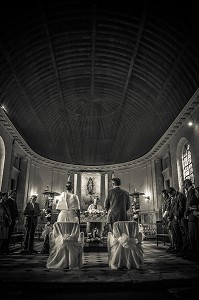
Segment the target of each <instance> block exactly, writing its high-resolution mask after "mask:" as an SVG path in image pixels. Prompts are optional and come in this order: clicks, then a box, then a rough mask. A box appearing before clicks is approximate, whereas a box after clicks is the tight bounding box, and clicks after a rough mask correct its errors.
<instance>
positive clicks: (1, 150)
mask: <svg viewBox="0 0 199 300" xmlns="http://www.w3.org/2000/svg"><path fill="white" fill-rule="evenodd" d="M4 163H5V144H4V141H3V139H2V137H1V136H0V189H1V185H2V179H3V170H4Z"/></svg>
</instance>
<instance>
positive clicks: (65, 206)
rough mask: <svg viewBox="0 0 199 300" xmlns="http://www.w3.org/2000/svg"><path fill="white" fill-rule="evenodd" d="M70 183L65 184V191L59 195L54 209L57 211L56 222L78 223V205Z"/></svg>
mask: <svg viewBox="0 0 199 300" xmlns="http://www.w3.org/2000/svg"><path fill="white" fill-rule="evenodd" d="M72 191H73V185H72V182H70V181H68V182H67V184H66V191H65V192H63V193H61V195H60V199H59V201H58V203H57V206H56V209H57V210H58V211H59V215H58V218H57V222H67V221H68V222H74V223H80V203H79V198H78V196H77V195H75V194H73V192H72Z"/></svg>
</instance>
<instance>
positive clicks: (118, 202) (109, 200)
mask: <svg viewBox="0 0 199 300" xmlns="http://www.w3.org/2000/svg"><path fill="white" fill-rule="evenodd" d="M111 182H112V186H113V188H112V189H110V190H109V191H108V196H107V197H106V199H105V203H104V208H105V210H106V211H107V212H108V220H107V223H108V225H109V231H111V232H112V229H113V223H114V222H116V221H128V217H127V211H128V210H129V208H130V196H129V193H128V192H127V191H125V190H124V189H121V187H120V185H121V180H120V178H112V179H111Z"/></svg>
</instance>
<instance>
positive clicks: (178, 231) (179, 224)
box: [167, 187, 189, 257]
mask: <svg viewBox="0 0 199 300" xmlns="http://www.w3.org/2000/svg"><path fill="white" fill-rule="evenodd" d="M167 192H168V195H169V196H170V197H171V199H172V204H171V209H170V212H169V220H170V221H171V230H172V233H173V237H174V244H175V251H172V252H171V253H175V254H177V256H181V257H182V256H186V255H187V253H188V251H189V239H188V227H187V222H186V219H185V217H184V214H185V209H186V201H187V199H186V196H185V194H184V193H181V192H179V191H177V190H176V189H174V188H173V187H170V188H169V189H168V190H167Z"/></svg>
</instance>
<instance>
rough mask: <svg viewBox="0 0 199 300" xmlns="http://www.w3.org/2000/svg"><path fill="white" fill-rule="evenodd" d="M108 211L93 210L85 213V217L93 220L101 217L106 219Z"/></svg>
mask: <svg viewBox="0 0 199 300" xmlns="http://www.w3.org/2000/svg"><path fill="white" fill-rule="evenodd" d="M106 214H107V213H106V211H104V210H101V211H100V210H98V209H92V211H85V212H84V216H85V217H86V218H91V219H97V218H100V217H105V216H106Z"/></svg>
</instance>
